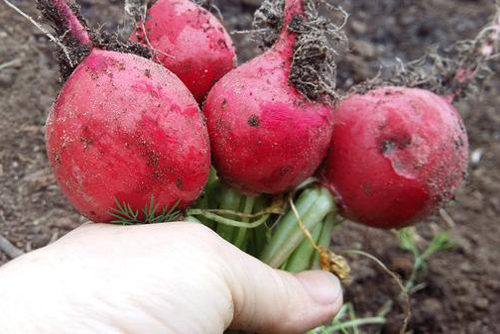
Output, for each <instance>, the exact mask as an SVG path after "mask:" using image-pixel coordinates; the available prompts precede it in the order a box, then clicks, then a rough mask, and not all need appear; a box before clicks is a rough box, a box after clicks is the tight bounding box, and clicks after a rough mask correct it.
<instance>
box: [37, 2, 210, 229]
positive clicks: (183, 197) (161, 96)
mask: <svg viewBox="0 0 500 334" xmlns="http://www.w3.org/2000/svg"><path fill="white" fill-rule="evenodd" d="M39 7H40V8H41V9H42V12H43V13H45V14H47V13H49V14H52V15H46V17H47V18H49V19H50V18H51V17H52V18H54V17H55V18H56V20H58V21H60V22H53V23H54V24H59V26H60V27H61V25H62V28H60V29H58V31H65V30H68V31H69V32H70V35H71V37H72V38H73V39H74V40H76V41H78V43H79V49H78V50H79V51H80V52H81V50H88V54H87V55H85V57H83V59H82V60H81V61H80V63H79V64H78V65H77V66H76V68H74V70H73V72H72V73H71V75H70V76H69V78H68V79H67V81H66V82H65V84H64V87H63V88H62V90H61V92H60V94H59V96H58V98H57V100H56V101H55V103H54V107H53V110H52V111H51V113H50V115H49V118H48V121H47V127H46V143H47V152H48V156H49V158H50V162H51V165H52V167H53V170H54V174H55V176H56V179H57V181H58V183H59V185H60V187H61V189H62V190H63V192H64V193H65V195H66V196H67V197H68V199H69V200H70V202H71V203H72V204H73V205H74V207H75V208H76V209H77V210H78V211H79V212H80V213H81V214H83V215H84V216H86V217H87V218H89V219H91V220H93V221H96V222H109V221H112V220H113V217H112V216H111V215H109V211H111V210H112V209H113V208H114V206H115V200H118V201H119V202H120V203H123V202H126V203H128V204H129V205H130V206H131V207H132V208H133V209H138V210H142V209H143V208H144V207H145V206H146V205H149V204H150V202H151V198H152V196H153V198H154V204H155V205H157V206H158V208H159V209H160V210H161V209H163V208H165V207H166V208H171V207H173V206H174V205H176V204H177V205H178V207H179V208H184V207H186V206H188V205H189V204H191V203H192V202H193V201H194V200H196V198H197V197H198V196H199V195H200V193H201V192H202V190H203V187H204V185H205V183H206V181H207V179H208V174H209V168H210V149H209V140H208V134H207V130H206V127H205V124H204V122H203V118H202V114H201V111H200V109H199V107H198V105H197V103H196V101H195V99H194V98H193V96H192V95H191V93H190V92H189V91H188V89H187V88H186V87H185V86H184V84H183V83H182V82H181V81H180V80H179V79H178V78H177V77H176V76H175V75H174V74H172V73H171V72H170V71H168V70H166V69H165V68H164V67H162V66H161V65H159V64H156V63H154V62H152V61H150V60H148V59H146V58H143V57H140V56H137V55H134V54H130V53H122V52H115V51H108V50H103V49H102V48H101V46H99V47H95V46H94V45H93V42H92V40H91V39H90V37H89V35H88V33H87V30H86V28H85V27H84V26H83V25H82V24H81V23H80V22H79V21H78V19H77V18H76V16H75V13H74V8H73V7H69V6H68V4H67V3H66V1H62V0H54V1H39ZM56 30H57V29H56ZM68 50H69V51H72V50H71V46H68ZM140 215H142V213H141V214H140ZM139 218H140V217H139Z"/></svg>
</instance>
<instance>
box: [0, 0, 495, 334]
mask: <svg viewBox="0 0 500 334" xmlns="http://www.w3.org/2000/svg"><path fill="white" fill-rule="evenodd" d="M79 2H80V4H81V5H82V7H83V11H84V14H85V15H86V16H87V17H88V19H89V21H92V22H93V23H95V22H100V23H101V24H105V25H106V28H108V29H109V30H113V29H116V28H117V27H118V24H119V23H120V22H122V20H123V15H122V13H123V12H122V5H123V1H103V0H82V1H79ZM342 2H343V7H344V9H345V10H347V11H348V12H350V13H351V14H352V16H351V19H350V21H349V24H348V27H347V28H348V33H349V35H350V38H351V47H352V49H353V52H352V53H351V54H349V55H347V56H345V57H344V58H343V60H342V61H341V62H339V64H338V68H342V70H341V71H339V75H340V77H339V80H338V84H339V85H341V86H344V87H345V86H349V85H351V84H352V83H354V82H359V81H361V80H363V79H364V78H367V77H373V76H374V75H376V73H377V71H378V70H379V67H380V66H381V65H387V64H394V63H395V62H396V59H395V57H399V58H401V59H402V60H403V61H408V60H412V59H416V58H418V57H420V56H422V54H423V52H424V48H425V47H430V46H432V45H433V44H441V45H450V44H451V43H452V42H453V41H456V40H459V39H463V38H472V37H474V35H475V34H476V32H477V31H478V29H479V27H481V26H482V25H483V24H484V23H485V22H487V20H488V18H489V16H490V15H491V13H492V12H493V5H492V1H489V0H478V1H457V0H433V1H405V2H404V3H402V2H401V1H397V0H381V1H370V0H356V1H354V0H345V1H342ZM17 3H18V4H19V5H20V6H21V8H22V9H23V10H25V11H26V12H28V13H30V14H31V15H33V16H34V17H36V16H37V14H36V11H35V8H34V5H33V4H32V1H18V2H17ZM258 3H259V1H256V0H219V1H217V4H218V5H219V7H220V9H221V10H222V13H223V14H224V16H225V18H226V22H225V23H226V27H227V28H228V30H229V31H231V30H234V29H238V30H240V29H248V28H249V27H250V24H251V14H252V13H253V11H254V10H255V9H256V7H257V5H258ZM91 6H92V10H91V9H90V7H91ZM443 18H445V19H443ZM95 27H97V25H95ZM233 38H234V39H235V41H236V44H237V46H238V51H239V57H240V58H241V59H240V61H244V60H247V59H249V57H250V56H253V55H255V54H257V53H258V49H257V48H255V46H254V45H253V44H251V43H250V37H249V36H248V35H243V34H238V35H233ZM0 45H1V47H0V117H1V118H0V233H1V234H2V235H3V236H5V237H7V238H8V239H9V240H11V241H12V242H13V243H14V244H16V245H17V246H18V247H20V248H22V249H24V250H30V249H33V248H38V247H42V246H44V245H46V244H47V243H48V242H50V241H51V240H53V239H55V238H57V237H59V236H61V235H62V234H64V233H66V232H67V231H69V230H70V229H72V228H73V227H75V226H76V225H77V224H78V222H79V216H78V215H77V214H75V213H74V211H73V210H72V209H71V206H70V205H69V204H68V202H67V201H66V200H65V199H64V198H63V196H62V194H61V192H60V191H59V189H58V188H57V186H56V183H55V180H54V178H53V176H52V172H51V170H50V168H49V167H48V160H47V158H46V154H45V148H44V139H43V138H44V128H43V126H44V124H45V119H46V114H47V112H48V111H49V110H50V107H51V104H52V101H53V97H54V96H55V95H56V94H57V92H58V91H59V89H60V83H59V82H58V80H57V76H58V67H57V64H56V63H55V61H54V59H53V56H52V53H53V51H54V49H55V47H54V46H53V45H52V44H51V43H50V42H49V41H48V39H47V38H46V37H45V36H43V34H41V33H40V32H38V31H37V30H36V28H34V27H32V26H31V25H29V24H28V23H26V22H25V21H24V20H23V19H22V18H19V17H17V16H16V15H14V14H13V13H12V12H11V11H10V10H9V9H8V8H7V7H6V6H5V5H4V4H3V3H1V2H0ZM7 63H10V64H9V65H8V66H6V67H2V65H4V64H7ZM493 69H494V70H495V71H496V72H497V73H498V72H499V71H500V66H499V65H496V67H494V68H493ZM499 90H500V81H499V80H498V79H495V80H493V81H491V83H490V84H488V85H487V86H486V87H485V89H484V91H483V94H482V97H481V98H476V99H474V98H473V99H471V100H469V101H467V102H462V103H460V104H459V109H460V111H461V113H462V116H463V117H464V121H465V123H466V125H467V127H468V132H469V139H470V145H471V152H473V157H474V159H473V161H472V164H471V168H470V181H469V182H468V184H467V185H466V187H465V188H464V189H463V190H461V191H460V192H459V194H458V195H457V202H458V204H457V205H452V206H450V207H448V208H447V212H448V213H449V215H450V216H451V217H452V218H453V220H454V222H455V223H456V226H454V227H451V225H452V223H451V222H448V223H446V222H445V221H444V220H443V219H442V218H441V216H439V215H437V216H434V217H432V218H430V219H429V224H422V225H420V226H419V227H418V228H417V230H418V232H419V234H420V235H421V236H422V239H429V238H430V237H431V236H433V235H435V234H436V231H439V230H451V232H452V234H453V236H454V238H455V240H456V241H457V243H458V247H457V248H455V249H454V250H451V251H446V252H442V253H439V254H437V255H436V256H435V257H433V258H431V259H430V261H429V266H428V271H427V274H426V275H425V276H423V277H421V281H422V282H424V283H426V286H425V288H424V289H422V290H420V291H419V292H417V293H416V294H415V295H414V296H413V300H412V307H413V315H414V316H413V319H412V322H411V324H410V329H412V330H413V332H414V333H453V334H455V333H471V334H472V333H474V334H477V333H481V334H483V333H485V334H493V333H497V328H496V327H497V325H498V314H500V302H499V301H498V298H497V296H498V294H499V293H500V283H499V281H498V277H500V269H499V268H500V250H499V248H498V240H500V224H498V217H499V215H500V191H499V189H500V173H498V168H499V166H500V144H499V143H500V130H499V129H500V115H499V113H498V107H497V106H498V105H500V97H499V96H498V93H497V92H498V91H499ZM335 233H336V235H337V237H336V239H335V240H336V241H335V246H336V247H339V248H360V249H363V250H365V251H368V252H370V253H372V254H374V255H376V256H377V257H379V258H381V259H382V260H383V261H384V262H386V263H387V264H388V266H389V268H391V269H392V270H395V271H396V272H397V273H399V274H400V275H402V276H403V277H408V275H409V274H410V271H411V267H412V258H411V255H410V254H408V253H407V252H404V251H401V250H399V249H398V248H397V243H396V239H395V237H394V236H393V234H392V233H391V232H385V231H377V230H373V229H367V228H365V227H362V226H358V225H354V224H350V223H348V224H345V225H344V226H342V227H341V228H340V229H339V230H338V231H336V232H335ZM422 243H423V244H425V242H423V241H422ZM6 261H7V258H6V256H5V255H4V254H3V253H0V262H1V263H5V262H6ZM351 265H352V267H353V268H352V272H353V274H354V276H353V279H354V281H353V284H352V285H351V287H350V288H349V290H348V292H347V296H346V300H350V301H353V302H354V303H355V306H356V310H357V312H358V316H359V317H362V316H369V315H372V314H373V313H375V312H377V311H378V308H379V307H381V306H382V305H383V303H384V302H385V301H386V300H387V299H389V298H394V297H395V296H396V295H397V293H398V290H397V287H395V286H394V283H393V282H392V281H391V280H390V279H389V278H387V277H386V276H385V274H384V273H383V272H382V271H381V270H379V269H378V268H377V267H376V266H375V265H373V264H371V263H370V262H369V261H367V260H363V259H358V258H357V259H355V261H352V262H351ZM401 314H402V312H401V309H400V308H398V307H396V308H395V309H394V311H393V312H392V313H391V314H390V315H389V317H388V318H389V321H390V322H389V324H387V325H386V326H385V329H384V333H397V332H398V329H399V328H398V326H399V324H400V321H401V318H400V315H401Z"/></svg>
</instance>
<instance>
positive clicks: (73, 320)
mask: <svg viewBox="0 0 500 334" xmlns="http://www.w3.org/2000/svg"><path fill="white" fill-rule="evenodd" d="M341 304H342V292H341V288H340V284H339V282H338V280H337V279H336V278H335V277H334V276H333V275H331V274H329V273H326V272H319V271H316V272H305V273H302V274H298V275H292V274H290V273H287V272H284V271H279V270H273V269H271V268H270V267H268V266H266V265H264V264H263V263H261V262H260V261H258V260H256V259H254V258H253V257H251V256H249V255H247V254H245V253H243V252H241V251H240V250H238V249H237V248H236V247H234V246H232V245H231V244H229V243H227V242H225V241H224V240H223V239H222V238H220V237H219V236H218V235H216V234H215V233H213V232H212V231H211V230H209V229H208V228H206V227H204V226H203V225H201V224H194V223H166V224H155V225H142V226H131V227H125V226H115V225H101V224H86V225H84V226H82V227H80V228H78V229H76V230H75V231H73V232H71V233H70V234H68V235H67V236H65V237H64V238H62V239H61V240H59V241H57V242H55V243H53V244H52V245H50V246H47V247H45V248H43V249H40V250H37V251H35V252H32V253H30V254H27V255H25V256H22V257H20V258H18V259H16V260H14V261H12V262H10V263H8V264H7V265H5V266H4V267H2V268H0V333H1V334H18V333H19V334H21V333H22V334H31V333H37V334H46V333H47V334H49V333H50V334H60V333H71V334H80V333H102V334H115V333H116V334H118V333H129V334H135V333H137V334H142V333H147V334H156V333H158V334H159V333H189V334H192V333H222V332H223V331H224V329H226V328H227V327H228V326H230V325H231V327H232V328H236V329H242V330H247V331H252V332H258V333H287V334H289V333H302V332H304V331H306V330H307V329H310V328H313V327H315V326H318V325H320V324H321V323H323V322H325V321H327V320H329V319H330V318H332V317H333V316H334V315H335V314H336V312H337V311H338V310H339V308H340V306H341Z"/></svg>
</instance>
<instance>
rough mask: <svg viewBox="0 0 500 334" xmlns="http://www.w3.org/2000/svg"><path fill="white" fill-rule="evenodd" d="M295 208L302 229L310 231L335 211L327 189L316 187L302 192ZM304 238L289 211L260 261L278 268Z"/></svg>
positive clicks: (331, 197)
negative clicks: (302, 226)
mask: <svg viewBox="0 0 500 334" xmlns="http://www.w3.org/2000/svg"><path fill="white" fill-rule="evenodd" d="M296 207H297V212H298V214H299V217H300V218H301V221H302V223H303V224H304V227H305V228H306V229H308V230H309V231H311V230H314V228H315V227H316V225H318V224H319V222H321V221H322V220H323V219H324V218H325V216H326V215H328V214H329V213H331V212H334V211H335V200H334V198H333V196H332V195H331V194H330V191H329V190H328V189H326V188H323V187H319V186H316V187H313V188H312V189H306V190H304V192H303V193H302V194H301V195H300V196H299V199H298V200H297V203H296ZM304 238H305V235H304V232H303V230H302V228H301V227H300V224H299V222H298V221H297V217H296V216H295V213H294V212H293V211H292V210H290V211H289V212H288V213H287V214H286V215H285V216H284V217H283V219H282V220H281V222H280V224H279V226H278V228H277V230H276V232H275V233H274V235H273V237H272V238H271V240H270V242H269V243H268V244H267V246H266V247H265V249H264V251H263V252H262V256H261V260H262V261H263V262H265V263H267V264H269V265H270V266H271V267H273V268H279V267H280V266H281V265H282V264H283V262H285V260H286V259H287V258H288V257H289V256H290V254H291V253H292V252H293V251H294V250H295V249H296V248H297V247H298V246H299V244H300V243H301V242H302V240H304Z"/></svg>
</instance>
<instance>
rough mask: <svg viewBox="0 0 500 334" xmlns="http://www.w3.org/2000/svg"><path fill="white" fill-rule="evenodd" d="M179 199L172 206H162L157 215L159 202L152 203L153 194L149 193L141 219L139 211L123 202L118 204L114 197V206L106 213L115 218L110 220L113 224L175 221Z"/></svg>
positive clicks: (179, 213) (178, 211) (178, 212)
mask: <svg viewBox="0 0 500 334" xmlns="http://www.w3.org/2000/svg"><path fill="white" fill-rule="evenodd" d="M179 203H180V200H178V201H177V202H176V203H175V204H174V205H173V206H172V207H170V208H168V207H164V208H163V210H162V213H161V214H159V215H157V214H156V212H157V211H158V207H159V204H156V205H155V203H154V196H153V195H151V202H150V204H149V205H148V204H146V205H145V206H144V209H142V214H143V216H144V218H143V219H139V214H140V212H141V211H139V210H136V209H134V208H132V206H131V205H130V204H129V203H127V202H123V203H121V204H120V202H119V201H118V199H116V198H115V205H116V207H115V208H112V209H111V210H110V211H108V212H107V213H108V214H109V215H110V216H112V217H113V218H116V219H115V220H113V221H112V223H114V224H122V225H142V224H154V223H168V222H172V221H175V220H177V219H178V218H179V216H180V215H181V212H180V210H176V208H177V206H178V205H179Z"/></svg>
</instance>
